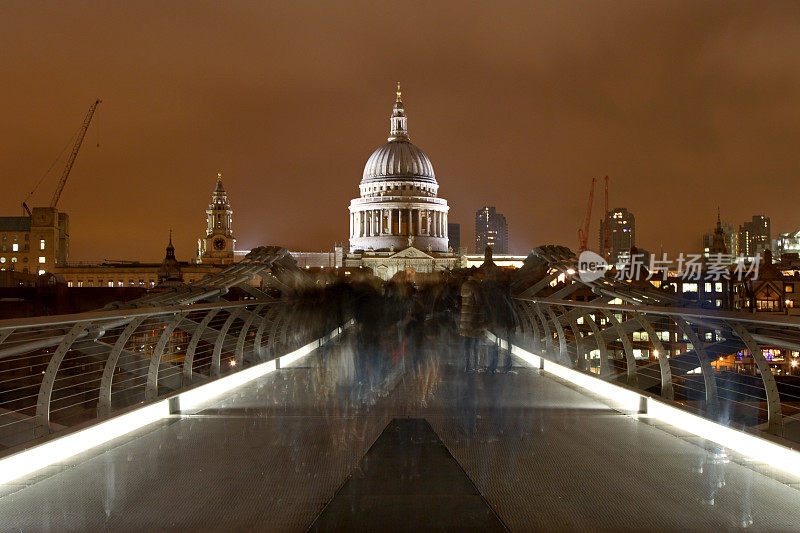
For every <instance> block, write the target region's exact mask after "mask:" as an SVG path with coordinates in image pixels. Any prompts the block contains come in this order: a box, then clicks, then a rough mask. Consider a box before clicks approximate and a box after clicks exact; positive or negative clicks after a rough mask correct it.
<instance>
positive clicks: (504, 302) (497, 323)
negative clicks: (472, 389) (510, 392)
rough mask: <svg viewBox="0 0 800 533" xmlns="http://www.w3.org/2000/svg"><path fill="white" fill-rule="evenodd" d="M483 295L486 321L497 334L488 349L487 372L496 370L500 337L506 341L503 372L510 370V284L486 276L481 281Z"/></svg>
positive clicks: (514, 325) (511, 319)
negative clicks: (484, 279)
mask: <svg viewBox="0 0 800 533" xmlns="http://www.w3.org/2000/svg"><path fill="white" fill-rule="evenodd" d="M483 285H484V287H483V296H484V300H485V302H486V310H487V315H488V317H487V319H488V320H487V322H488V326H489V329H490V330H491V332H492V333H494V334H495V335H497V340H496V341H495V343H494V345H493V346H492V347H491V348H490V349H489V354H490V355H489V372H491V373H492V374H494V373H495V372H496V371H497V363H498V359H499V357H500V351H501V348H502V346H501V344H502V343H501V339H502V340H504V341H506V342H507V343H508V344H507V345H506V349H505V350H503V351H504V352H505V354H506V357H505V364H504V365H503V367H502V370H503V372H510V371H511V344H512V342H513V335H514V328H515V327H516V323H515V321H514V307H513V304H512V303H511V286H510V284H509V283H508V282H506V281H505V280H501V279H498V278H494V279H493V278H487V279H486V281H484V283H483Z"/></svg>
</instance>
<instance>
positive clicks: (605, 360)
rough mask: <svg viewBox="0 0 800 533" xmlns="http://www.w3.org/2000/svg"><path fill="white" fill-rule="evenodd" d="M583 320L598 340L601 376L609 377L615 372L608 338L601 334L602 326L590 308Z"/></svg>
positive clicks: (585, 312)
mask: <svg viewBox="0 0 800 533" xmlns="http://www.w3.org/2000/svg"><path fill="white" fill-rule="evenodd" d="M583 320H584V322H586V323H587V324H588V325H589V328H590V329H591V330H592V333H593V334H594V338H595V341H596V342H597V350H598V351H599V352H600V377H602V378H608V377H610V376H611V375H612V374H613V372H612V371H611V364H610V363H609V356H608V347H607V346H606V340H605V339H604V338H603V335H601V334H600V328H599V327H597V322H595V321H594V319H593V318H592V315H591V314H590V313H589V311H588V310H587V311H584V313H583Z"/></svg>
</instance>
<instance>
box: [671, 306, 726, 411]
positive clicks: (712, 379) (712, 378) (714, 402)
mask: <svg viewBox="0 0 800 533" xmlns="http://www.w3.org/2000/svg"><path fill="white" fill-rule="evenodd" d="M672 319H673V320H674V321H675V324H677V325H678V327H679V328H680V330H681V331H682V332H683V333H684V335H686V337H688V338H689V342H691V343H692V347H693V348H694V351H695V352H696V353H697V358H698V359H699V360H700V371H701V372H702V373H703V383H704V384H705V387H706V409H707V410H708V414H709V418H712V419H715V420H716V418H717V415H718V414H719V395H718V394H717V377H716V375H715V374H714V367H713V366H711V358H709V357H708V353H707V352H706V350H705V348H704V346H703V341H701V340H700V337H698V336H697V333H695V331H694V328H692V326H691V325H690V324H689V323H688V322H686V320H685V319H684V318H683V317H680V316H674V317H672Z"/></svg>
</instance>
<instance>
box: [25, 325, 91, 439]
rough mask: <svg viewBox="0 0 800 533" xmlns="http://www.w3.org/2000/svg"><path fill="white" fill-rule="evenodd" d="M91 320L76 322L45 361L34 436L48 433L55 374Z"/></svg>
mask: <svg viewBox="0 0 800 533" xmlns="http://www.w3.org/2000/svg"><path fill="white" fill-rule="evenodd" d="M90 325H91V322H78V323H77V324H74V325H73V326H72V328H71V329H70V330H69V332H68V333H67V334H66V335H65V336H64V339H63V340H62V341H61V342H60V343H59V345H58V347H57V348H56V351H55V352H53V355H52V356H51V357H50V362H48V363H47V369H46V370H45V371H44V377H43V378H42V384H41V385H40V386H39V396H38V398H37V400H36V419H35V421H34V430H33V434H34V436H35V437H43V436H44V435H47V434H49V433H50V399H51V397H52V395H53V384H54V383H55V381H56V374H58V369H59V368H60V367H61V362H62V361H63V360H64V357H65V356H66V355H67V352H69V349H70V347H71V346H72V343H73V342H75V340H76V339H77V338H78V337H80V336H81V335H83V334H84V333H85V332H86V329H87V328H88V327H89V326H90Z"/></svg>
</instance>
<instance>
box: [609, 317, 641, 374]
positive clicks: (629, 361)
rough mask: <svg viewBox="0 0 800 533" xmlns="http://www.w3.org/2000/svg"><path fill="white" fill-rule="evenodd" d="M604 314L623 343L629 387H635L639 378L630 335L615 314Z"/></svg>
mask: <svg viewBox="0 0 800 533" xmlns="http://www.w3.org/2000/svg"><path fill="white" fill-rule="evenodd" d="M603 314H604V315H605V317H606V318H607V319H608V321H609V322H611V325H612V326H614V330H615V331H616V332H617V337H618V338H619V340H620V342H621V343H622V350H623V352H625V366H626V371H627V380H628V385H631V386H634V387H635V386H637V385H638V384H639V377H638V376H637V375H636V357H635V356H634V355H633V344H631V340H630V339H629V338H628V334H627V333H625V330H624V329H623V328H622V324H620V322H619V320H617V317H615V316H614V313H612V312H610V311H605V310H604V311H603Z"/></svg>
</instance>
